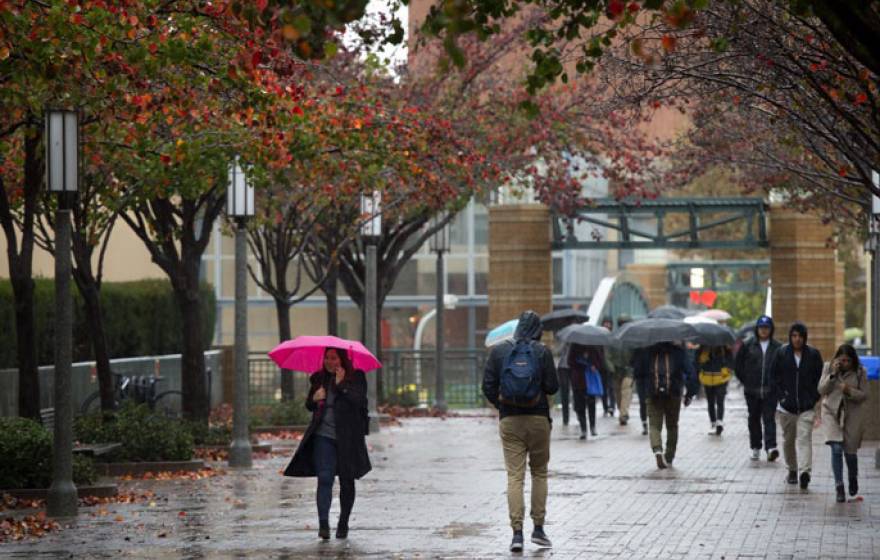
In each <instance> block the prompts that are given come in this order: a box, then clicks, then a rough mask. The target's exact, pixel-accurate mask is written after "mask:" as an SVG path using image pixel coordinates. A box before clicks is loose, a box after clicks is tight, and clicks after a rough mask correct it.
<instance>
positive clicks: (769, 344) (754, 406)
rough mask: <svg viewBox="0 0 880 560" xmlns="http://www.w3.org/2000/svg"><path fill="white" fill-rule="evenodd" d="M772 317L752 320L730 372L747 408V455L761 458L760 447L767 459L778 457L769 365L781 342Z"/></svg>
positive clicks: (765, 316)
mask: <svg viewBox="0 0 880 560" xmlns="http://www.w3.org/2000/svg"><path fill="white" fill-rule="evenodd" d="M774 331H775V327H774V325H773V319H772V318H770V317H768V316H767V315H761V316H760V317H758V320H757V321H756V322H755V336H753V337H749V338H748V339H747V340H746V341H745V342H744V343H743V345H742V346H741V347H740V349H739V351H738V352H737V353H736V361H735V363H734V366H733V371H734V375H736V377H737V379H739V381H740V383H742V386H743V393H745V396H746V406H747V408H748V411H749V421H748V422H749V448H750V449H751V459H752V460H753V461H757V460H758V459H760V458H761V447H762V443H763V449H764V451H765V452H766V453H767V460H768V461H775V460H776V459H778V458H779V450H778V449H777V448H776V417H775V415H776V390H775V389H776V385H775V383H774V382H773V375H772V371H771V370H770V366H771V365H772V364H773V359H774V358H775V357H776V352H778V351H779V348H780V347H781V346H782V345H781V344H780V343H779V342H777V341H776V340H774V339H773V333H774Z"/></svg>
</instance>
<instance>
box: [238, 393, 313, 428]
mask: <svg viewBox="0 0 880 560" xmlns="http://www.w3.org/2000/svg"><path fill="white" fill-rule="evenodd" d="M311 419H312V413H311V412H309V410H308V409H307V408H306V405H305V402H303V400H302V399H295V400H292V401H282V402H277V403H273V404H269V405H261V406H255V407H253V410H252V412H251V429H253V428H255V427H260V426H301V425H303V424H308V423H309V422H310V421H311Z"/></svg>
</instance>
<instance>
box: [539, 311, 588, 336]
mask: <svg viewBox="0 0 880 560" xmlns="http://www.w3.org/2000/svg"><path fill="white" fill-rule="evenodd" d="M589 320H590V316H589V315H587V314H586V313H584V312H583V311H578V310H577V309H557V310H556V311H553V312H550V313H547V314H546V315H543V316H542V317H541V328H542V329H544V330H545V331H552V332H556V331H558V330H559V329H561V328H564V327H567V326H568V325H571V324H573V323H584V322H586V321H589Z"/></svg>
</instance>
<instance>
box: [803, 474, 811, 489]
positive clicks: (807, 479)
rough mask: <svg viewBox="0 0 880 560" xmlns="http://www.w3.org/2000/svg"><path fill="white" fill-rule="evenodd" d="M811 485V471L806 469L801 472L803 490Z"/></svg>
mask: <svg viewBox="0 0 880 560" xmlns="http://www.w3.org/2000/svg"><path fill="white" fill-rule="evenodd" d="M809 485H810V473H808V472H807V471H804V472H802V473H801V490H806V489H807V487H808V486H809Z"/></svg>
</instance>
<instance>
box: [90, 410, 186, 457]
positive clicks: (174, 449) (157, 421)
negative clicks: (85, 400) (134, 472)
mask: <svg viewBox="0 0 880 560" xmlns="http://www.w3.org/2000/svg"><path fill="white" fill-rule="evenodd" d="M73 432H74V435H75V437H76V439H77V441H80V442H83V443H107V442H119V443H121V444H122V447H121V448H119V449H117V450H115V451H111V452H110V454H108V455H104V456H102V457H101V460H102V461H105V460H106V461H126V462H127V461H188V460H190V459H192V455H193V436H192V434H191V433H190V431H189V429H188V427H187V425H186V424H185V423H184V422H182V421H180V420H177V419H175V418H166V417H164V416H161V415H159V414H156V413H153V412H151V411H150V409H149V407H147V405H145V404H139V405H136V404H134V403H131V402H128V403H126V404H125V405H123V406H122V407H121V408H120V409H119V412H118V414H117V415H116V416H115V417H114V418H107V419H105V418H104V417H103V416H102V415H101V413H100V412H98V413H95V414H86V415H83V416H78V417H77V418H75V419H74V421H73Z"/></svg>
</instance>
